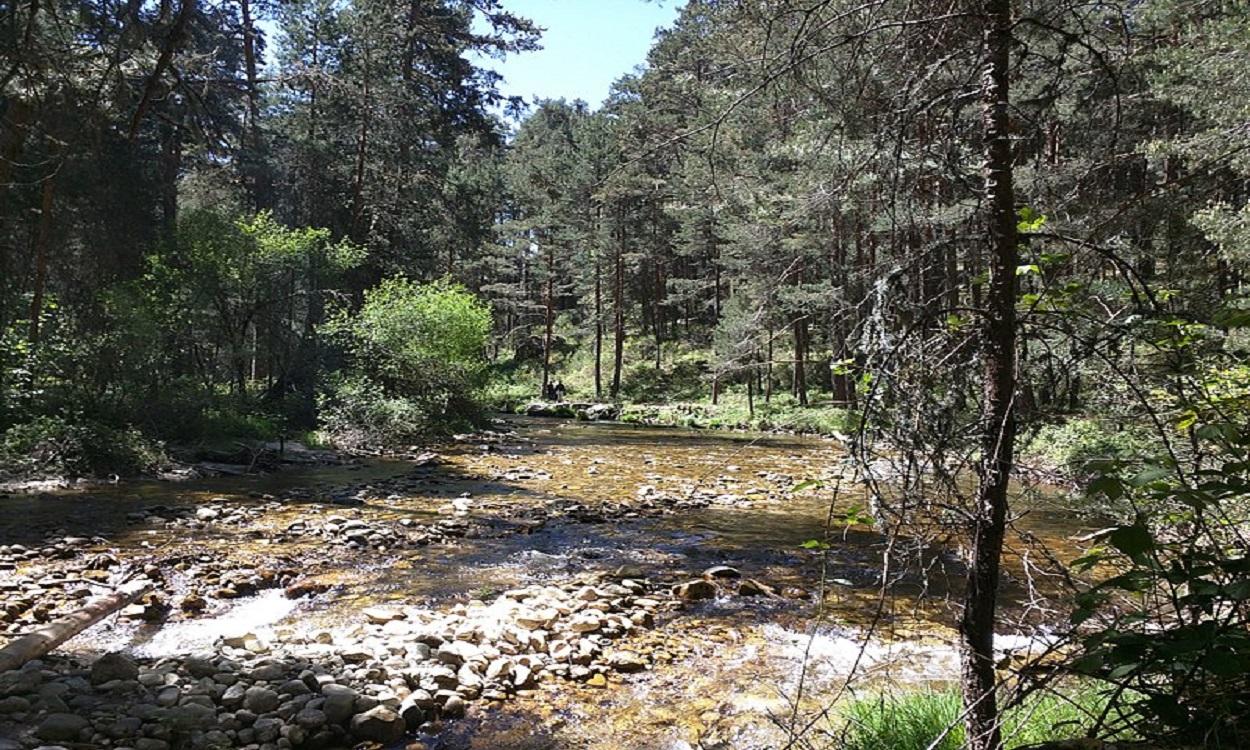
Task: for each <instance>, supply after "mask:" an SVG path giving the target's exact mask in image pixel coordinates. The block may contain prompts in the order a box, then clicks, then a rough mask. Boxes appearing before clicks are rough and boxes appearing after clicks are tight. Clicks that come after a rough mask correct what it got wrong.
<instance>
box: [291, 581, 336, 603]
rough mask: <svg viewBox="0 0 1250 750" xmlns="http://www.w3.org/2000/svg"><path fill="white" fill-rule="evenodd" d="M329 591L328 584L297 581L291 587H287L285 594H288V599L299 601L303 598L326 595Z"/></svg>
mask: <svg viewBox="0 0 1250 750" xmlns="http://www.w3.org/2000/svg"><path fill="white" fill-rule="evenodd" d="M329 590H330V584H328V583H322V582H321V581H309V580H304V581H296V582H295V583H293V584H291V585H290V586H287V587H286V590H285V591H284V592H283V593H285V594H286V598H288V599H299V598H300V597H302V596H316V595H317V594H324V593H325V592H327V591H329Z"/></svg>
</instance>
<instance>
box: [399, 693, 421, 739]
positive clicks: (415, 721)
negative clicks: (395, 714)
mask: <svg viewBox="0 0 1250 750" xmlns="http://www.w3.org/2000/svg"><path fill="white" fill-rule="evenodd" d="M420 700H421V699H420V698H419V697H418V696H416V695H409V696H408V697H407V698H404V701H403V703H400V704H399V715H400V717H401V718H402V719H403V720H404V726H405V727H407V728H408V731H413V730H415V729H416V728H417V727H419V726H421V722H423V721H425V710H424V709H423V708H422V707H421V705H420Z"/></svg>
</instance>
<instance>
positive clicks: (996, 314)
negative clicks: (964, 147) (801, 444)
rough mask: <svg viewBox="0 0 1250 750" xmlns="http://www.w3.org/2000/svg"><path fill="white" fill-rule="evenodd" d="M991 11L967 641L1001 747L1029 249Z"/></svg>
mask: <svg viewBox="0 0 1250 750" xmlns="http://www.w3.org/2000/svg"><path fill="white" fill-rule="evenodd" d="M982 13H983V18H984V24H985V28H984V32H983V38H984V49H985V54H986V59H985V63H984V65H985V68H984V70H983V72H982V82H981V119H982V128H983V131H984V132H983V135H984V153H985V177H984V179H985V199H986V202H987V209H988V216H987V217H986V221H987V230H988V231H987V237H986V239H987V243H986V245H987V250H988V255H989V264H990V279H989V289H988V291H987V293H986V297H985V308H984V315H985V323H984V327H983V329H982V335H983V341H982V349H981V351H982V368H983V373H984V379H985V380H984V384H983V388H984V404H983V406H982V408H983V413H982V420H981V465H980V478H979V483H978V486H977V490H976V507H975V508H974V509H973V520H972V529H971V532H972V534H971V536H972V548H971V551H970V557H969V560H968V571H967V580H966V588H965V591H964V602H963V605H964V606H963V615H962V617H961V619H960V623H959V637H960V657H961V683H962V688H963V699H964V706H965V726H966V729H967V743H968V747H969V748H970V750H999V749H1000V748H1001V747H1002V732H1001V731H1000V729H999V715H998V703H997V700H996V697H995V693H994V684H995V676H994V627H995V622H996V619H997V611H996V610H997V603H998V602H997V596H998V583H999V567H1000V562H1001V556H1002V549H1003V537H1004V535H1005V531H1006V518H1007V490H1008V482H1009V480H1010V478H1011V469H1012V462H1013V459H1014V449H1015V436H1016V435H1015V433H1016V420H1015V404H1014V398H1015V390H1016V317H1015V304H1016V268H1017V266H1018V265H1019V263H1018V257H1019V251H1018V249H1017V246H1016V243H1017V241H1018V237H1017V230H1016V211H1015V193H1014V188H1013V186H1012V154H1011V135H1010V130H1009V122H1008V107H1009V103H1010V98H1009V95H1008V76H1009V74H1010V64H1011V58H1010V54H1011V53H1010V45H1011V1H1010V0H983V4H982Z"/></svg>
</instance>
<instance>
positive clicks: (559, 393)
mask: <svg viewBox="0 0 1250 750" xmlns="http://www.w3.org/2000/svg"><path fill="white" fill-rule="evenodd" d="M551 392H552V394H553V395H554V396H555V397H556V398H555V400H556V401H563V400H564V394H565V390H564V381H563V380H557V381H556V384H555V386H554V387H553V388H552V389H551Z"/></svg>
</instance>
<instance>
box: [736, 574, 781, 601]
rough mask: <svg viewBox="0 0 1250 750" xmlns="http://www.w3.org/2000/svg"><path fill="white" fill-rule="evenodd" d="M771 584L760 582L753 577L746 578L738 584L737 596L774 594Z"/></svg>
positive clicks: (770, 595)
mask: <svg viewBox="0 0 1250 750" xmlns="http://www.w3.org/2000/svg"><path fill="white" fill-rule="evenodd" d="M776 595H777V592H776V590H774V589H773V587H772V586H769V585H768V584H766V583H761V582H759V581H757V580H755V579H754V578H747V579H746V580H744V581H743V582H742V583H741V584H740V585H739V586H738V596H769V597H772V596H776Z"/></svg>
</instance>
